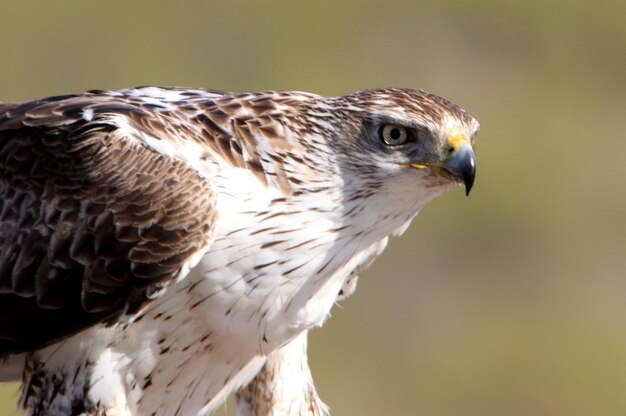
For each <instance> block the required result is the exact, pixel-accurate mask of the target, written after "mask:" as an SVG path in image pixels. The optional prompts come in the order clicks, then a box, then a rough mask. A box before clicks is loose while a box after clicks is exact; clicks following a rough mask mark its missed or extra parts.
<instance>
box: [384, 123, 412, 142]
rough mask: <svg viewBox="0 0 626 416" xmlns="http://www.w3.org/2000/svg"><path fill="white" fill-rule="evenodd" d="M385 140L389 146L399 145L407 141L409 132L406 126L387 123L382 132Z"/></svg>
mask: <svg viewBox="0 0 626 416" xmlns="http://www.w3.org/2000/svg"><path fill="white" fill-rule="evenodd" d="M380 134H381V136H382V139H383V141H384V142H385V144H387V145H389V146H398V145H401V144H404V143H406V139H407V137H408V133H407V131H406V128H404V127H402V126H396V125H395V124H385V126H383V128H382V130H381V132H380Z"/></svg>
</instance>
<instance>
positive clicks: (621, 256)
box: [0, 0, 626, 416]
mask: <svg viewBox="0 0 626 416" xmlns="http://www.w3.org/2000/svg"><path fill="white" fill-rule="evenodd" d="M590 3H591V2H585V1H578V0H558V1H557V0H553V1H546V0H518V1H510V2H501V1H496V0H475V1H451V0H448V1H435V0H432V1H427V2H415V1H408V0H407V1H404V2H402V1H400V2H397V1H373V0H372V1H356V0H352V1H341V2H340V1H332V0H324V1H319V0H318V1H315V2H313V1H309V2H297V1H293V2H289V1H283V2H278V1H258V2H256V1H248V2H243V1H231V2H228V1H223V0H222V1H219V2H218V1H184V2H182V1H181V2H162V1H151V2H148V1H126V2H122V1H107V2H85V1H56V2H43V1H39V2H33V1H23V2H13V1H7V0H2V3H1V4H0V41H1V43H0V45H1V46H0V48H1V49H0V100H2V101H18V100H30V99H34V98H38V97H41V96H46V95H54V94H61V93H68V92H81V91H83V90H86V89H91V88H104V89H118V88H123V87H129V86H136V85H146V84H155V85H180V86H197V87H209V88H216V89H225V90H234V91H246V90H264V89H298V90H304V91H310V92H316V93H320V94H324V95H340V94H344V93H348V92H351V91H354V90H357V89H363V88H368V87H376V86H403V87H414V88H423V89H427V90H429V91H431V92H434V93H437V94H439V95H442V96H445V97H447V98H449V99H451V100H453V101H455V102H457V103H459V104H460V105H461V106H463V107H464V108H466V109H467V110H468V111H470V112H471V113H472V114H473V115H475V116H476V117H477V118H478V119H479V120H480V121H481V123H482V130H481V133H480V135H479V138H478V145H477V153H478V158H479V160H478V176H477V180H476V185H475V189H474V191H473V192H472V195H471V197H470V198H465V196H464V195H463V192H462V190H461V189H460V188H459V189H458V190H454V191H452V192H450V193H449V194H448V195H447V196H445V197H444V198H442V199H440V200H438V201H436V202H434V203H433V204H431V205H430V206H429V207H427V208H426V209H425V210H424V211H423V212H422V213H421V214H420V215H419V216H418V217H417V219H416V221H415V222H414V224H413V226H412V227H411V228H410V229H409V231H408V232H407V233H406V234H405V235H404V236H403V237H401V238H397V239H395V240H393V241H392V243H391V245H390V247H389V249H388V250H387V252H386V253H385V255H384V256H383V257H382V258H381V259H379V260H378V261H377V262H376V263H375V264H374V266H373V267H372V268H371V269H370V270H369V271H368V272H366V273H365V274H363V275H362V276H361V281H360V283H359V288H358V290H357V292H356V294H355V296H354V297H353V298H351V299H348V300H347V301H345V302H343V303H342V305H341V307H336V308H335V309H334V310H333V317H332V319H330V320H329V321H328V322H327V324H326V325H325V327H324V328H323V329H322V330H316V331H314V332H313V333H312V341H311V351H310V355H311V361H312V367H313V373H314V376H315V378H316V381H317V386H318V389H319V391H320V393H321V395H322V398H323V399H324V400H325V401H326V402H327V403H328V404H329V405H330V407H331V409H332V411H333V414H334V415H363V416H369V415H427V416H457V415H461V416H473V415H476V416H479V415H480V416H484V415H488V416H503V415H507V416H508V415H520V416H528V415H534V416H542V415H546V416H548V415H549V416H552V415H568V416H576V415H624V414H626V302H625V299H626V296H625V295H626V279H625V278H624V277H625V266H626V219H625V218H626V217H625V215H626V192H625V191H626V185H625V184H624V176H625V175H626V167H625V158H626V133H625V132H626V99H625V96H626V2H623V1H621V2H620V1H605V2H594V4H593V6H591V5H590ZM16 389H17V387H16V386H15V385H8V386H6V387H2V390H1V392H0V415H8V414H11V413H12V412H13V409H14V407H15V399H16V393H15V392H16ZM226 407H227V409H226V410H224V414H230V413H228V412H231V411H232V404H229V405H227V406H226Z"/></svg>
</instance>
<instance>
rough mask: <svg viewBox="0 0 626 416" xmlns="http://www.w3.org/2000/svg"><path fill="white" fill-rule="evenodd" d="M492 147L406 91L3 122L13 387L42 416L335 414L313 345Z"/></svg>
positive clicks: (31, 110)
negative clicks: (399, 238)
mask: <svg viewBox="0 0 626 416" xmlns="http://www.w3.org/2000/svg"><path fill="white" fill-rule="evenodd" d="M478 128H479V125H478V122H477V121H476V120H475V119H474V118H473V117H472V116H470V115H469V114H468V113H466V112H465V111H464V110H462V109H461V108H459V107H458V106H456V105H455V104H452V103H451V102H449V101H447V100H445V99H443V98H440V97H438V96H435V95H432V94H429V93H427V92H424V91H421V90H412V89H400V88H388V89H371V90H365V91H360V92H356V93H353V94H350V95H346V96H341V97H331V98H327V97H322V96H318V95H314V94H309V93H303V92H289V91H269V92H259V93H237V94H235V93H227V92H220V91H213V90H205V89H183V88H157V87H140V88H132V89H125V90H121V91H99V90H98V91H89V92H87V93H84V94H81V95H64V96H55V97H49V98H44V99H41V100H37V101H32V102H27V103H22V104H0V195H1V198H0V380H3V381H7V380H17V379H21V380H22V383H23V387H22V393H21V403H20V404H21V407H22V408H23V409H24V410H25V411H26V413H27V414H29V415H31V416H42V415H49V416H57V415H83V416H96V415H98V416H103V415H107V416H131V415H133V416H137V415H142V416H143V415H145V416H161V415H163V416H174V415H184V416H187V415H207V414H210V413H211V412H212V411H213V410H214V409H215V408H216V407H217V406H219V405H220V404H221V403H222V402H223V401H224V399H225V398H226V397H228V395H230V394H231V393H234V394H235V396H236V407H237V411H238V413H239V414H240V415H242V416H243V415H246V416H251V415H321V414H326V413H327V408H326V406H325V405H324V404H323V403H322V402H321V401H320V399H319V398H318V395H317V393H316V391H315V387H314V385H313V381H312V378H311V374H310V371H309V367H308V364H307V357H306V348H307V345H306V341H307V331H308V330H309V329H311V328H314V327H318V326H321V325H322V324H323V322H324V320H325V319H326V318H327V316H328V315H329V311H330V309H331V307H332V305H333V304H334V303H335V302H336V300H337V299H338V298H339V297H342V296H345V295H347V294H349V293H351V292H352V291H353V290H354V285H355V282H356V276H357V273H358V271H359V270H361V269H362V268H363V267H365V266H367V265H368V264H369V263H370V262H371V261H372V260H373V259H374V257H376V256H377V255H379V254H380V253H381V251H382V250H383V249H384V248H385V245H386V244H387V239H388V237H389V236H390V235H397V234H400V233H402V232H403V231H404V230H405V229H406V228H407V227H408V225H409V223H410V222H411V220H412V219H413V217H414V216H415V215H416V214H417V212H418V211H419V210H420V208H422V207H423V206H424V205H425V204H427V203H428V202H430V201H432V200H433V199H435V198H436V197H438V196H440V195H442V194H443V193H444V192H445V191H447V190H448V189H450V188H451V187H452V186H454V185H456V184H459V183H460V184H464V185H465V189H466V192H467V193H469V191H470V189H471V187H472V184H473V181H474V175H475V158H474V152H473V149H472V144H473V140H474V136H475V134H476V132H477V130H478Z"/></svg>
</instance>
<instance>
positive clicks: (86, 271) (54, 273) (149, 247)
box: [0, 93, 215, 354]
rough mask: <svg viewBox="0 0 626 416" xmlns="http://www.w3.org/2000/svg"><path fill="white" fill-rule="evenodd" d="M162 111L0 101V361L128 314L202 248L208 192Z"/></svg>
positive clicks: (83, 101)
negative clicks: (178, 151) (16, 353)
mask: <svg viewBox="0 0 626 416" xmlns="http://www.w3.org/2000/svg"><path fill="white" fill-rule="evenodd" d="M161 113H163V112H161V110H159V109H157V108H156V107H155V106H153V105H152V106H151V105H144V106H140V105H138V104H137V103H136V102H133V101H132V100H129V99H127V98H124V97H115V96H111V95H109V96H107V95H105V94H97V93H92V94H87V95H82V96H62V97H52V98H49V99H45V100H40V101H34V102H30V103H25V104H19V105H15V104H0V354H2V353H14V352H21V351H25V350H30V349H35V348H39V347H42V346H44V345H49V344H51V343H53V342H55V341H57V340H60V339H63V338H64V337H67V336H69V335H72V334H74V333H76V332H78V331H80V330H82V329H84V328H87V327H89V326H91V325H94V324H96V323H99V322H105V321H106V322H115V320H116V318H118V317H119V316H120V315H122V314H124V313H126V314H131V315H132V314H133V313H136V312H137V311H138V310H140V309H141V308H142V307H143V306H144V305H145V304H146V303H147V302H149V301H150V299H152V298H154V297H156V296H157V295H158V293H159V292H160V291H161V290H163V288H165V287H167V285H168V283H171V282H172V281H173V280H174V279H176V278H179V277H182V275H183V274H184V273H186V271H187V270H188V269H189V267H190V266H192V265H193V264H192V263H193V262H195V261H197V260H198V258H199V257H200V255H201V254H202V253H204V252H205V251H206V250H207V249H208V246H209V245H210V243H211V238H212V234H213V228H214V226H213V225H214V223H215V209H214V207H215V195H214V193H213V192H212V189H211V184H210V181H209V179H207V176H206V175H203V174H202V173H201V172H199V170H198V169H197V166H194V164H193V163H190V162H189V160H185V158H184V157H178V156H179V155H178V153H177V149H179V147H180V146H181V143H183V145H184V144H185V143H186V141H190V139H189V138H188V137H185V134H186V135H187V136H189V135H191V133H189V131H188V129H187V130H184V128H183V126H184V125H185V123H184V122H181V121H183V118H181V119H180V120H178V121H179V122H180V123H179V125H180V127H179V129H180V130H181V131H180V132H179V133H181V134H180V135H178V137H175V136H176V133H177V132H176V131H173V130H172V127H171V126H169V125H168V124H167V120H165V121H164V118H163V117H164V115H163V114H161ZM168 114H169V113H168ZM169 117H174V116H172V115H171V114H169ZM173 124H176V123H173ZM174 129H175V128H174ZM177 146H178V147H177ZM183 150H184V149H183ZM182 153H184V152H182ZM186 154H187V156H188V157H194V156H189V152H187V153H186ZM197 157H200V156H197Z"/></svg>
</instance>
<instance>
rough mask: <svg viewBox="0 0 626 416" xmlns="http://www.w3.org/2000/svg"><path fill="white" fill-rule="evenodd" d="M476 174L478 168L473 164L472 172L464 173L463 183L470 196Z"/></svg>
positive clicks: (466, 194)
mask: <svg viewBox="0 0 626 416" xmlns="http://www.w3.org/2000/svg"><path fill="white" fill-rule="evenodd" d="M475 176H476V168H475V167H474V166H472V169H471V171H470V172H464V173H463V178H462V179H463V184H464V185H465V196H469V194H470V191H471V190H472V187H473V186H474V177H475Z"/></svg>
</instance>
